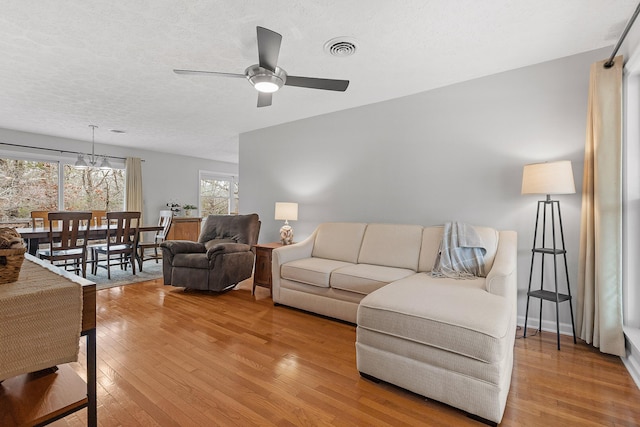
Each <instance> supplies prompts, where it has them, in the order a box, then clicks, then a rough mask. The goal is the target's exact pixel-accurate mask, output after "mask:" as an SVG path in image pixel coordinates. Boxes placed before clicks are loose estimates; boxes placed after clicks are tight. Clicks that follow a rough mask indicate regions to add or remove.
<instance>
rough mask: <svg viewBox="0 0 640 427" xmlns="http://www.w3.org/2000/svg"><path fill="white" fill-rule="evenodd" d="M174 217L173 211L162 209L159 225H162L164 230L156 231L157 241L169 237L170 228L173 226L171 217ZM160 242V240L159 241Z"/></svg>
mask: <svg viewBox="0 0 640 427" xmlns="http://www.w3.org/2000/svg"><path fill="white" fill-rule="evenodd" d="M172 218H173V212H172V211H169V210H167V211H160V219H158V225H159V226H160V227H162V230H160V231H158V232H157V233H156V238H155V240H156V242H158V241H159V240H160V241H162V240H164V239H166V238H167V234H169V228H171V219H172ZM158 243H159V242H158Z"/></svg>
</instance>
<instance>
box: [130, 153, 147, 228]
mask: <svg viewBox="0 0 640 427" xmlns="http://www.w3.org/2000/svg"><path fill="white" fill-rule="evenodd" d="M125 167H126V175H127V177H126V182H127V189H126V202H125V209H126V210H128V211H136V212H138V211H139V212H140V225H142V224H144V221H143V219H142V212H143V211H142V160H141V159H139V158H137V157H127V160H126V161H125Z"/></svg>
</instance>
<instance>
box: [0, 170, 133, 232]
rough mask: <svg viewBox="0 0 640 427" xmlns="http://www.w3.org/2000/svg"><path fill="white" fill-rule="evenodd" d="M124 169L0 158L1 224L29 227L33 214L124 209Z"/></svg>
mask: <svg viewBox="0 0 640 427" xmlns="http://www.w3.org/2000/svg"><path fill="white" fill-rule="evenodd" d="M124 191H125V171H124V169H109V170H100V169H97V168H88V169H76V168H74V167H73V166H71V165H68V164H62V163H61V162H58V161H40V160H23V159H9V158H0V216H1V218H0V222H1V223H3V224H4V225H10V226H28V225H30V223H31V220H30V217H31V211H38V210H44V211H55V210H108V211H114V210H122V209H123V207H124Z"/></svg>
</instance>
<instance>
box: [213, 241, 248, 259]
mask: <svg viewBox="0 0 640 427" xmlns="http://www.w3.org/2000/svg"><path fill="white" fill-rule="evenodd" d="M249 251H251V246H249V245H246V244H244V243H218V244H217V245H215V246H212V247H210V248H209V250H208V251H207V257H208V258H209V260H211V259H213V258H214V257H216V256H217V255H222V254H230V253H234V252H249Z"/></svg>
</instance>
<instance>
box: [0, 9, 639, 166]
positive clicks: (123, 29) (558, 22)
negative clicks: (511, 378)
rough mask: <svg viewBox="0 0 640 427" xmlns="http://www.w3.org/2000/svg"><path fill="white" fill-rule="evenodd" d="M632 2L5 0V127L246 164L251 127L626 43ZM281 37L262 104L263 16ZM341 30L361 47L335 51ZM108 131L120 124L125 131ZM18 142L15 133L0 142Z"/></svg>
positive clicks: (0, 84) (1, 107)
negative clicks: (313, 81)
mask: <svg viewBox="0 0 640 427" xmlns="http://www.w3.org/2000/svg"><path fill="white" fill-rule="evenodd" d="M635 6H636V0H562V1H558V0H536V1H532V0H483V1H478V0H450V1H445V0H366V1H365V0H360V1H354V0H351V1H349V0H325V1H305V2H295V1H294V2H292V1H283V0H272V1H268V2H267V1H258V0H243V1H235V0H234V1H231V0H227V1H212V0H200V1H198V0H182V1H180V0H146V1H144V0H135V1H131V0H111V1H104V0H65V1H57V0H2V1H1V2H0V128H6V129H14V130H20V131H26V132H34V133H40V134H47V135H54V136H60V137H66V138H72V139H78V140H84V141H90V140H91V133H90V129H89V127H88V125H89V124H96V125H98V126H99V129H98V130H96V142H99V143H104V144H112V145H119V146H130V147H136V148H141V149H148V150H157V151H163V152H168V153H179V154H190V155H195V156H198V157H204V158H210V159H216V160H221V161H228V162H237V161H238V135H239V134H240V133H242V132H246V131H250V130H254V129H259V128H263V127H267V126H272V125H276V124H280V123H285V122H289V121H293V120H297V119H302V118H305V117H310V116H315V115H319V114H324V113H329V112H333V111H338V110H343V109H346V108H352V107H356V106H359V105H365V104H370V103H374V102H379V101H383V100H387V99H391V98H397V97H400V96H405V95H410V94H414V93H418V92H422V91H425V90H429V89H432V88H435V87H440V86H444V85H448V84H452V83H455V82H459V81H464V80H469V79H472V78H476V77H480V76H484V75H488V74H493V73H496V72H500V71H505V70H509V69H514V68H519V67H523V66H527V65H531V64H535V63H539V62H543V61H547V60H551V59H555V58H560V57H564V56H568V55H573V54H576V53H580V52H584V51H588V50H592V49H597V48H600V47H605V46H610V45H613V44H615V42H616V41H617V39H618V37H619V36H620V34H621V32H622V29H623V28H624V25H625V23H626V21H627V20H628V19H629V18H630V16H631V14H632V13H633V10H634V8H635ZM258 25H260V26H263V27H266V28H269V29H271V30H274V31H276V32H278V33H280V34H282V36H283V41H282V47H281V51H280V59H279V61H278V64H279V65H280V66H281V67H282V68H284V69H285V70H286V71H287V72H288V73H289V74H293V75H298V76H310V77H325V78H336V79H347V80H350V81H351V84H350V86H349V88H348V89H347V91H346V92H344V93H340V92H329V91H320V90H313V89H303V88H297V87H289V86H286V87H284V88H282V89H281V90H280V91H279V92H277V93H275V94H274V98H273V106H271V107H266V108H260V109H258V108H256V98H257V92H256V91H255V90H254V89H253V88H252V87H251V85H250V84H249V83H248V82H247V81H245V80H243V79H230V78H222V77H213V76H206V77H202V76H184V75H176V74H174V73H173V72H172V69H174V68H186V69H197V70H211V71H222V72H230V73H243V72H244V69H245V68H246V67H247V66H249V65H252V64H255V63H257V47H256V26H258ZM338 36H348V37H351V38H354V39H356V40H357V42H358V51H357V53H356V54H355V55H354V56H351V57H346V58H337V57H332V56H329V55H327V54H326V53H325V52H324V50H323V45H324V43H325V42H326V41H327V40H329V39H332V38H334V37H338ZM109 129H121V130H125V131H126V133H125V134H115V133H111V132H109ZM5 142H8V141H5Z"/></svg>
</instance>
